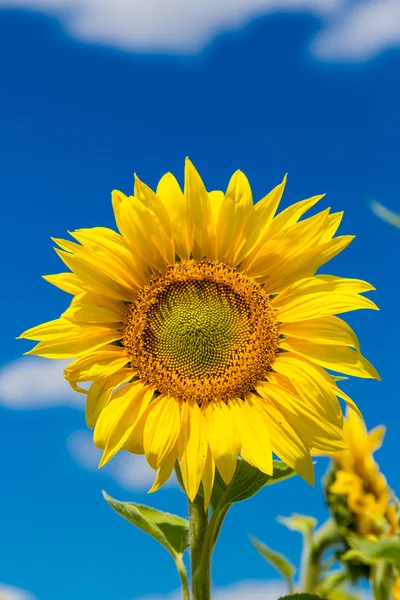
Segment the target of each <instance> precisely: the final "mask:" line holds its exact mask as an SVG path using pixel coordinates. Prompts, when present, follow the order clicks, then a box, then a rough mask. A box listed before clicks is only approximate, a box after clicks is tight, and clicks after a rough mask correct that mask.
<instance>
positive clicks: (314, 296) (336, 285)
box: [273, 275, 377, 323]
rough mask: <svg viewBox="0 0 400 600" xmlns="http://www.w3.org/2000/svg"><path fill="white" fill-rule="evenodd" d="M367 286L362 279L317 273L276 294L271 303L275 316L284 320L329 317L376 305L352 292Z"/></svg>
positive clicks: (375, 308)
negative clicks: (275, 310) (276, 314)
mask: <svg viewBox="0 0 400 600" xmlns="http://www.w3.org/2000/svg"><path fill="white" fill-rule="evenodd" d="M365 287H371V286H370V285H369V284H367V283H366V282H364V281H358V280H355V279H349V280H346V279H344V278H341V277H331V276H327V275H317V276H316V277H310V278H307V279H304V280H303V281H299V282H298V283H295V284H293V285H292V286H290V287H289V288H287V289H286V290H285V291H284V292H282V293H281V294H278V296H277V297H276V298H274V300H273V305H274V307H275V308H276V309H278V319H279V321H282V322H284V323H287V322H296V321H306V320H308V319H316V318H319V317H326V316H331V315H334V314H339V313H343V312H349V311H352V310H358V309H361V308H372V309H374V310H377V306H376V304H375V303H374V302H372V301H371V300H370V299H369V298H365V297H364V296H360V295H359V293H358V292H357V291H356V290H357V289H361V290H362V291H366V290H365V289H364V288H365Z"/></svg>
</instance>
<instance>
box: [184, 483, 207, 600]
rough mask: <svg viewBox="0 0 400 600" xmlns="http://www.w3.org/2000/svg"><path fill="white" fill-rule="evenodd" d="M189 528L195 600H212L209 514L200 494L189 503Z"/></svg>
mask: <svg viewBox="0 0 400 600" xmlns="http://www.w3.org/2000/svg"><path fill="white" fill-rule="evenodd" d="M189 527H190V553H191V568H192V595H193V600H210V591H211V583H210V563H211V560H210V559H211V551H210V550H211V548H208V546H211V545H210V544H208V543H207V544H206V536H207V534H208V533H209V526H208V512H207V511H205V510H204V499H203V498H202V497H201V496H200V495H199V494H198V495H197V496H196V498H195V499H194V501H193V502H189ZM206 546H207V550H206Z"/></svg>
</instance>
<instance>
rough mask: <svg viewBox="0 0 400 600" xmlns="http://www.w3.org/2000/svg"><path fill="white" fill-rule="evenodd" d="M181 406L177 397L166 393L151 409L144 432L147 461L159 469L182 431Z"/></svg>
mask: <svg viewBox="0 0 400 600" xmlns="http://www.w3.org/2000/svg"><path fill="white" fill-rule="evenodd" d="M180 423H181V417H180V406H179V401H178V400H176V399H175V398H173V397H171V396H169V395H165V396H164V398H163V401H162V402H159V403H158V404H157V406H155V407H154V408H153V409H152V410H151V411H150V414H149V416H148V417H147V420H146V425H145V427H144V433H143V447H144V451H145V454H146V458H147V462H148V463H149V465H150V466H151V467H152V468H153V469H158V468H159V466H160V465H161V464H162V462H163V460H164V458H165V457H166V456H167V455H168V454H169V453H170V452H171V450H172V448H173V447H174V445H175V443H176V441H177V439H178V435H179V431H180Z"/></svg>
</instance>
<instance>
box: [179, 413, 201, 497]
mask: <svg viewBox="0 0 400 600" xmlns="http://www.w3.org/2000/svg"><path fill="white" fill-rule="evenodd" d="M181 418H182V424H181V431H180V435H179V442H178V444H179V457H180V467H181V473H182V480H183V483H184V486H185V490H186V493H187V495H188V498H189V500H190V501H191V502H193V500H194V499H195V497H196V494H197V491H198V489H199V485H200V481H201V479H202V477H203V473H204V467H205V463H206V458H207V452H208V443H207V429H206V422H205V419H204V416H203V414H202V412H201V410H200V408H199V407H198V405H197V402H193V403H192V402H189V401H186V402H184V403H183V404H182V417H181Z"/></svg>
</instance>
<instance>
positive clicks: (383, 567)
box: [371, 560, 391, 600]
mask: <svg viewBox="0 0 400 600" xmlns="http://www.w3.org/2000/svg"><path fill="white" fill-rule="evenodd" d="M371 571H372V572H371V583H372V590H373V594H374V598H375V600H389V598H390V582H391V577H390V575H391V566H390V565H389V564H388V563H387V562H385V561H383V560H380V561H378V562H377V563H376V564H374V565H373V567H372V569H371Z"/></svg>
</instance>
